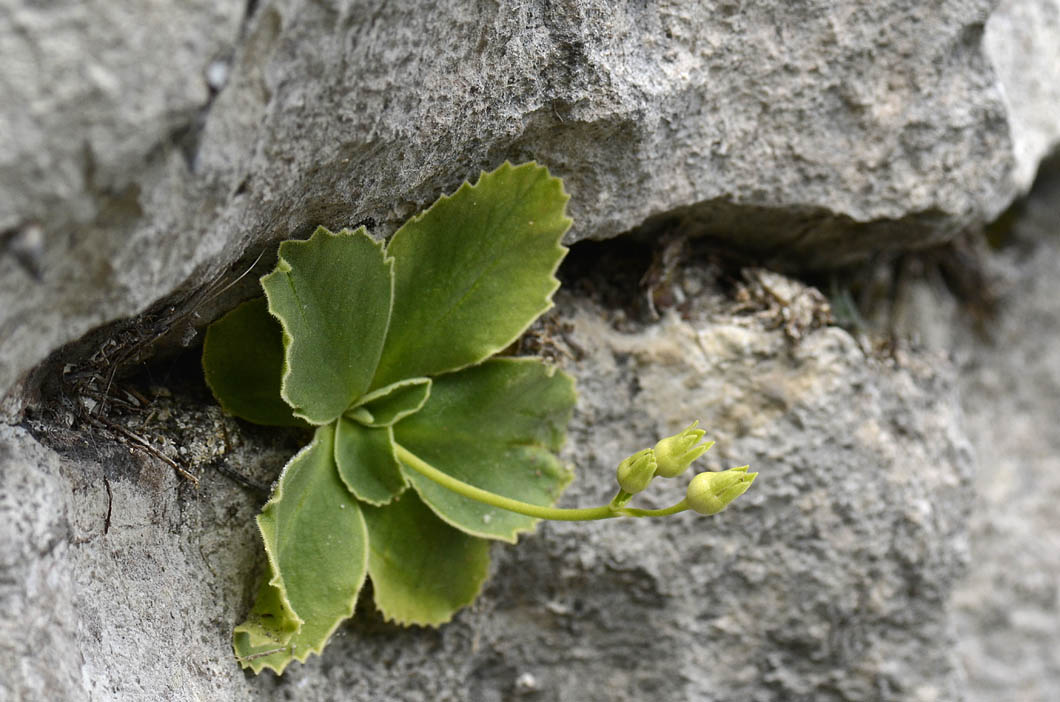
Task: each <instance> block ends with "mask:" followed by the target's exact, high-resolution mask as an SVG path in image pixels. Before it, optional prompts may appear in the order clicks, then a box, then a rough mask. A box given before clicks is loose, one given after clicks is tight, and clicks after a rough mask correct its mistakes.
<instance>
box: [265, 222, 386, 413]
mask: <svg viewBox="0 0 1060 702" xmlns="http://www.w3.org/2000/svg"><path fill="white" fill-rule="evenodd" d="M392 267H393V261H392V260H390V259H389V258H387V257H386V255H385V253H384V251H383V247H382V245H381V244H379V243H377V242H376V241H373V240H372V238H371V237H370V236H368V235H367V234H366V233H365V230H364V227H361V228H360V229H358V230H357V231H355V232H351V231H346V230H343V231H341V232H339V233H338V234H332V233H331V232H329V231H328V230H327V229H324V228H323V227H318V228H317V230H316V232H314V233H313V236H312V237H310V238H309V240H308V241H285V242H283V243H282V244H280V260H279V262H278V263H277V264H276V270H274V271H273V272H272V273H270V274H268V275H266V276H265V277H263V278H262V279H261V285H262V287H263V288H265V294H266V295H267V296H268V298H269V311H270V312H271V313H272V314H273V315H274V316H275V317H276V318H277V319H278V320H280V323H281V324H282V325H283V330H284V334H283V345H284V349H285V360H286V363H285V364H284V374H283V385H282V389H281V394H282V396H283V399H284V400H286V401H287V402H288V404H290V405H291V406H292V407H294V408H295V414H296V415H297V416H299V417H302V418H304V419H305V420H307V421H308V422H310V423H311V424H326V423H328V422H330V421H332V420H334V419H335V418H336V417H338V416H339V415H341V414H342V413H343V412H345V411H346V410H347V409H349V407H350V405H352V404H353V403H354V401H355V400H356V399H357V398H359V397H360V396H361V395H363V394H364V393H365V392H366V391H367V390H368V386H369V384H370V383H371V379H372V376H373V374H374V373H375V369H376V365H377V364H378V362H379V354H380V353H381V352H382V348H383V341H384V339H385V337H386V333H387V325H388V324H389V321H390V306H391V300H392V296H393V274H392Z"/></svg>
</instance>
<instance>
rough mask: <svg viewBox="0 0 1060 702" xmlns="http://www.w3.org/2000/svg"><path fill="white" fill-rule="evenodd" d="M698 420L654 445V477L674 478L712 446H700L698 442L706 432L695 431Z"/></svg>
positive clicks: (709, 442) (711, 442)
mask: <svg viewBox="0 0 1060 702" xmlns="http://www.w3.org/2000/svg"><path fill="white" fill-rule="evenodd" d="M697 426H699V420H698V419H697V420H696V421H694V422H692V423H691V424H689V425H688V427H686V428H685V429H684V430H683V431H682V432H680V433H678V434H674V435H673V436H668V437H666V438H665V439H661V440H660V441H659V443H657V444H655V461H656V464H657V468H656V469H655V473H656V475H659V476H661V477H663V478H675V477H677V476H678V475H681V473H684V472H685V469H686V468H688V466H689V465H691V464H692V461H694V460H696V459H697V458H699V457H700V456H702V455H703V454H704V453H705V452H706V450H707V449H709V448H710V447H711V446H713V445H714V442H713V441H708V442H706V443H705V444H700V445H699V446H696V444H698V443H699V440H700V439H702V438H703V435H704V434H706V433H707V432H705V431H703V430H702V429H697V428H696V427H697Z"/></svg>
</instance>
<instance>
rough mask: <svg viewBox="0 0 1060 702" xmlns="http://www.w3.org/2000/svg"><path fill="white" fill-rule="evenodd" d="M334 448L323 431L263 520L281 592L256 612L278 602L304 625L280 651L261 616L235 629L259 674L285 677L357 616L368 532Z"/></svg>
mask: <svg viewBox="0 0 1060 702" xmlns="http://www.w3.org/2000/svg"><path fill="white" fill-rule="evenodd" d="M334 441H335V431H334V429H333V428H332V427H331V426H322V427H319V428H318V429H317V431H316V435H315V436H314V438H313V441H312V443H310V444H309V446H307V447H306V448H304V449H302V451H300V452H299V453H298V454H297V455H296V456H295V457H294V458H292V459H291V461H290V463H288V464H287V466H286V467H285V468H284V469H283V473H282V474H281V475H280V479H279V481H278V482H277V486H276V489H275V491H274V492H273V495H272V498H271V499H270V500H269V502H268V503H267V504H266V505H265V509H264V510H262V512H261V514H260V515H258V528H259V529H260V530H261V536H262V540H263V541H264V542H265V553H266V555H267V556H268V558H269V567H270V570H271V574H272V578H271V580H269V583H268V584H269V585H270V586H271V587H272V588H274V589H275V591H271V590H266V592H265V595H266V597H267V599H268V600H270V601H272V602H266V604H265V605H264V606H262V607H261V608H258V607H255V611H256V612H260V611H270V610H271V611H275V610H276V605H275V602H276V601H279V602H281V603H284V604H285V607H286V609H288V610H290V611H292V612H293V613H294V614H295V616H297V617H298V618H300V619H301V620H302V621H303V624H302V626H301V628H300V629H299V630H298V631H297V633H295V634H293V635H292V636H291V637H290V638H289V639H288V641H287V642H286V643H285V644H283V645H281V646H277V645H275V644H273V643H270V642H269V641H268V640H267V637H266V636H264V635H263V634H262V633H261V631H260V626H259V625H258V624H257V623H256V620H257V619H258V618H260V617H259V616H258V614H252V615H251V617H250V619H248V622H247V623H245V624H244V625H241V626H240V627H239V628H237V630H236V632H237V633H236V635H235V637H234V639H235V640H234V646H235V651H236V656H237V657H238V658H239V659H240V662H241V664H242V665H243V667H245V668H251V669H253V670H254V672H255V673H257V672H260V671H261V670H262V669H263V668H271V669H272V670H274V671H276V672H277V673H282V672H283V670H284V668H286V667H287V664H288V663H290V662H291V661H292V660H298V661H305V659H306V658H308V657H309V654H310V653H320V651H321V650H322V649H323V648H324V644H325V643H326V642H327V640H328V638H329V637H330V636H331V634H332V632H334V631H335V629H336V628H337V627H338V625H339V624H340V623H341V622H342V621H343V620H344V619H347V618H348V617H350V616H352V615H353V608H354V605H355V603H356V602H357V594H358V593H359V592H360V590H361V586H362V585H363V584H364V578H365V573H366V571H367V565H368V532H367V528H366V526H365V523H364V516H363V515H362V514H361V509H360V507H359V506H358V504H357V501H356V500H355V499H354V498H353V496H352V495H350V492H349V491H348V490H347V489H346V486H345V485H343V483H342V481H341V480H340V479H339V475H338V471H337V470H336V468H335V459H334ZM255 627H257V629H256V628H255ZM252 631H256V633H257V636H252V635H251V633H250V632H252ZM277 648H279V649H280V650H275V649H277Z"/></svg>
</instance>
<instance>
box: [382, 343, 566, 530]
mask: <svg viewBox="0 0 1060 702" xmlns="http://www.w3.org/2000/svg"><path fill="white" fill-rule="evenodd" d="M574 402H575V393H574V381H573V380H572V379H571V377H570V376H568V375H566V374H565V373H562V372H559V371H555V370H554V369H553V368H551V367H549V366H546V365H545V364H544V363H542V362H541V361H540V360H538V359H524V358H499V359H493V360H490V361H487V362H485V363H483V364H481V365H478V366H473V367H471V368H467V369H464V370H462V371H460V372H458V373H452V374H449V375H443V376H440V377H438V378H435V379H434V385H433V386H432V388H431V397H430V399H429V400H428V401H427V404H426V405H424V407H423V409H422V410H420V411H419V412H417V413H416V414H414V415H412V416H411V417H408V418H406V419H405V420H403V421H402V422H400V423H398V424H396V425H394V440H395V441H396V442H397V443H398V444H399V445H401V446H403V447H404V448H406V449H408V450H409V451H411V452H412V453H414V454H416V455H417V456H419V457H420V458H422V459H423V460H425V461H426V462H427V463H430V464H431V465H432V466H434V467H435V468H437V469H439V470H441V471H443V472H445V473H448V474H449V475H451V476H453V477H455V478H457V479H459V480H462V481H464V482H466V483H470V484H471V485H475V486H477V487H480V488H483V489H485V490H489V491H491V492H494V493H497V494H499V495H503V496H505V497H511V498H513V499H517V500H522V501H524V502H530V503H532V504H536V505H553V504H555V502H556V500H557V499H558V498H559V496H560V493H561V492H562V491H563V489H564V488H565V487H566V486H567V483H569V482H570V479H571V475H570V472H569V471H568V470H567V469H566V468H564V467H563V465H562V464H561V463H560V462H559V460H558V459H557V458H556V456H555V455H553V454H554V452H556V451H558V450H559V449H560V447H561V446H562V445H563V441H564V439H565V432H566V426H567V421H568V420H569V419H570V414H571V410H572V408H573V407H574ZM404 470H405V475H406V477H407V478H408V479H409V482H410V483H412V485H413V487H415V488H416V490H417V491H418V492H419V494H420V496H421V497H422V498H423V501H424V502H426V503H427V505H428V506H429V507H430V508H431V509H432V510H433V511H434V512H435V514H437V515H438V516H439V517H440V518H441V519H442V520H443V521H445V522H447V523H448V524H451V525H453V526H455V527H456V528H458V529H461V530H463V531H465V532H467V533H468V534H472V535H475V536H482V537H486V538H491V539H501V540H504V541H511V542H514V541H515V540H516V534H517V533H519V532H521V531H527V530H529V529H532V528H533V527H534V524H535V523H536V522H537V520H536V519H533V518H531V517H526V516H524V515H521V514H516V513H514V512H509V511H508V510H504V509H498V508H496V507H491V506H489V505H485V504H482V503H481V502H477V501H475V500H470V499H468V498H466V497H462V496H460V495H458V494H456V493H454V492H451V491H449V490H447V489H445V488H443V487H441V486H440V485H438V484H437V483H435V482H434V481H432V480H430V479H429V478H426V477H423V476H422V475H420V474H419V473H417V472H415V471H414V470H412V469H409V468H404Z"/></svg>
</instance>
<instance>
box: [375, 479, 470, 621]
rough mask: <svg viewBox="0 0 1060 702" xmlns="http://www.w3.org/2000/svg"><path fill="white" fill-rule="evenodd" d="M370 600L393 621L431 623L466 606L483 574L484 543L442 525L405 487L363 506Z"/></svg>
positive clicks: (447, 617)
mask: <svg viewBox="0 0 1060 702" xmlns="http://www.w3.org/2000/svg"><path fill="white" fill-rule="evenodd" d="M364 519H365V521H366V522H367V523H368V535H369V542H370V543H371V551H370V553H369V555H368V574H369V576H370V577H371V578H372V589H373V591H374V593H375V604H376V606H377V607H378V608H379V610H380V611H381V612H382V613H383V615H384V616H385V617H386V618H387V619H389V620H392V621H394V622H397V623H398V624H404V625H409V624H421V625H431V626H437V625H439V624H444V623H445V622H447V621H449V620H450V619H451V618H452V617H453V614H454V613H455V612H456V610H458V609H460V608H461V607H464V606H466V605H469V604H471V603H472V602H473V601H474V600H475V598H476V597H477V596H478V593H479V591H480V590H481V589H482V583H483V582H484V581H485V580H486V575H487V574H488V572H489V562H490V559H489V542H488V541H485V540H484V539H478V538H475V537H474V536H468V535H467V534H464V533H463V532H461V531H459V530H457V529H454V528H453V527H451V526H449V525H448V524H445V523H444V522H442V521H441V520H439V519H438V517H436V516H434V513H433V512H431V510H429V509H427V507H426V506H424V504H423V502H422V501H420V498H419V497H418V496H417V495H416V493H415V492H413V491H412V490H409V491H408V492H406V493H404V494H403V495H402V496H401V497H400V498H398V500H397V501H396V502H394V503H393V504H390V505H387V506H386V507H382V508H375V507H366V508H365V509H364Z"/></svg>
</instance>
